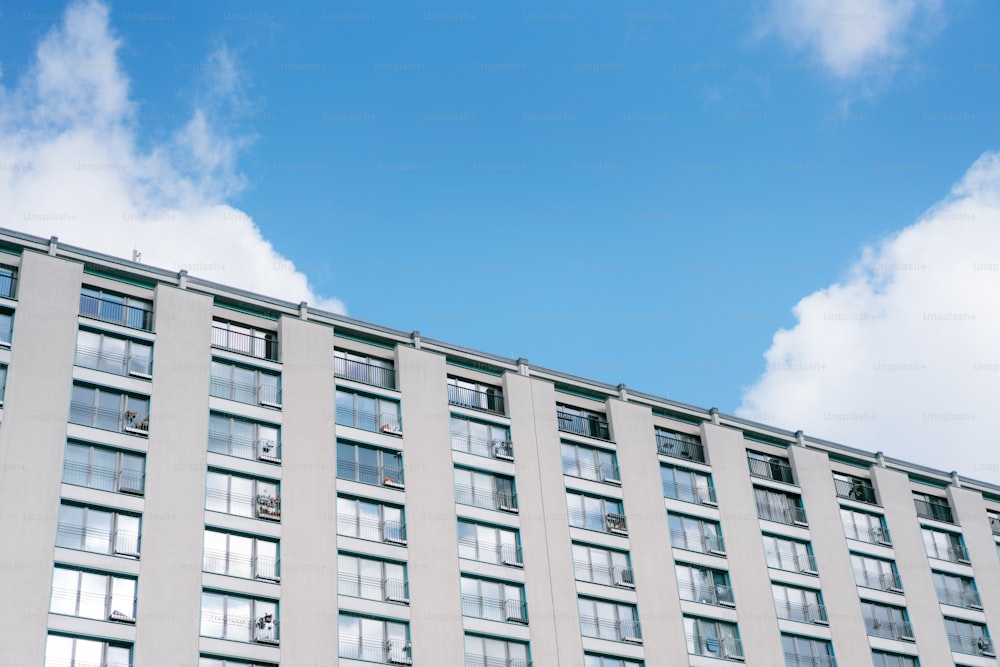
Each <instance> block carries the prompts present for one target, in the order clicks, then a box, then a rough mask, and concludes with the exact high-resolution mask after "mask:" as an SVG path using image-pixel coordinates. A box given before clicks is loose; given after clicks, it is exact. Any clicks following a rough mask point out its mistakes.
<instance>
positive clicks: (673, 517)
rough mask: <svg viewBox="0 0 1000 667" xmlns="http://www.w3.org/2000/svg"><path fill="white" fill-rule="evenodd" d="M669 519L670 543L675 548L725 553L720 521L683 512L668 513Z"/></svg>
mask: <svg viewBox="0 0 1000 667" xmlns="http://www.w3.org/2000/svg"><path fill="white" fill-rule="evenodd" d="M667 521H668V524H669V526H670V543H671V545H672V546H674V547H675V548H677V549H684V550H686V551H697V552H699V553H716V554H724V553H725V551H726V549H725V545H724V543H723V541H722V527H721V526H720V525H719V524H718V523H716V522H714V521H708V520H705V519H698V518H695V517H690V516H683V515H681V514H668V515H667Z"/></svg>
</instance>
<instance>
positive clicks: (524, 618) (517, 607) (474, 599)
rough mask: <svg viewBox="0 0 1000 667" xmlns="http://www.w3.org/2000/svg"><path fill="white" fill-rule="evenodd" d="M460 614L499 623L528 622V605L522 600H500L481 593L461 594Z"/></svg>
mask: <svg viewBox="0 0 1000 667" xmlns="http://www.w3.org/2000/svg"><path fill="white" fill-rule="evenodd" d="M462 615H463V616H471V617H472V618H482V619H484V620H487V621H500V622H501V623H519V624H521V625H526V624H527V623H528V607H527V605H526V604H525V603H524V601H523V600H500V599H497V598H489V597H483V596H482V595H463V596H462Z"/></svg>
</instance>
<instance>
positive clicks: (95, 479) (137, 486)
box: [63, 461, 146, 496]
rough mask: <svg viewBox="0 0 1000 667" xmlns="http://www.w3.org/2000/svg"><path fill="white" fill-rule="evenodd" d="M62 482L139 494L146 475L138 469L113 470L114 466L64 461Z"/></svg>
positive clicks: (143, 487) (142, 489)
mask: <svg viewBox="0 0 1000 667" xmlns="http://www.w3.org/2000/svg"><path fill="white" fill-rule="evenodd" d="M63 482H64V483H66V484H73V485H75V486H86V487H88V488H91V489H99V490H101V491H112V492H115V493H131V494H133V495H137V496H141V495H142V494H143V492H144V489H145V482H146V476H145V475H144V474H143V473H142V472H141V471H139V470H129V469H125V468H123V469H121V470H115V469H114V468H104V467H101V466H94V465H87V464H83V463H76V462H74V461H64V462H63Z"/></svg>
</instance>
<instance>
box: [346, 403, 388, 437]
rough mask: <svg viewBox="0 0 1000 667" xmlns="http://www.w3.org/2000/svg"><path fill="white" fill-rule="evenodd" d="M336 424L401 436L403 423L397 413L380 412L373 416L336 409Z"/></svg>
mask: <svg viewBox="0 0 1000 667" xmlns="http://www.w3.org/2000/svg"><path fill="white" fill-rule="evenodd" d="M337 424H338V425H340V426H350V427H352V428H359V429H361V430H363V431H372V432H373V433H386V434H388V435H403V421H402V419H400V417H399V414H398V413H392V412H381V413H379V414H375V413H374V412H368V411H367V410H356V409H351V408H342V407H340V406H338V407H337Z"/></svg>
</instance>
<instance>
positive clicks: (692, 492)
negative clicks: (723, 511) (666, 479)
mask: <svg viewBox="0 0 1000 667" xmlns="http://www.w3.org/2000/svg"><path fill="white" fill-rule="evenodd" d="M671 491H673V495H670V493H669V492H671ZM663 497H664V498H670V499H672V500H680V501H682V502H686V503H694V504H696V505H706V506H708V507H718V505H719V502H718V500H716V498H715V487H713V486H705V485H696V484H691V483H684V482H676V483H674V484H671V485H668V486H667V488H665V489H664V490H663Z"/></svg>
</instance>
